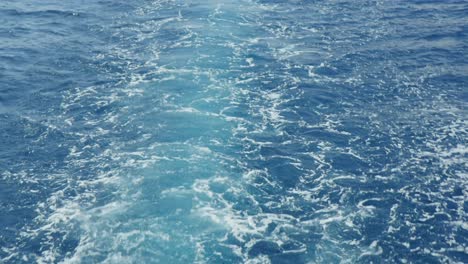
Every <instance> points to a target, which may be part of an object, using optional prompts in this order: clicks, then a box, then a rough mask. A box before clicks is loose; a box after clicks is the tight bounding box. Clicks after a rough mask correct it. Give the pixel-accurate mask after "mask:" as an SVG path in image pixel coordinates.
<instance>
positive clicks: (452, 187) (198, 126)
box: [1, 1, 467, 263]
mask: <svg viewBox="0 0 468 264" xmlns="http://www.w3.org/2000/svg"><path fill="white" fill-rule="evenodd" d="M407 5H408V6H407V11H401V10H399V9H398V7H397V6H396V5H395V4H393V3H380V2H373V1H362V2H358V3H353V4H350V3H347V2H345V1H325V2H320V3H317V2H304V3H302V2H301V3H299V2H298V3H296V2H291V3H271V2H269V1H221V2H216V1H193V2H182V1H152V2H148V1H135V2H131V1H130V2H129V3H123V2H122V3H119V4H118V5H116V6H113V5H112V6H111V5H108V4H107V3H106V2H102V3H100V4H96V6H95V7H94V8H89V10H83V9H80V8H79V7H74V10H73V11H70V12H65V11H61V12H51V11H44V10H43V11H41V12H40V14H41V15H44V16H45V17H49V16H53V17H56V16H66V15H67V14H71V15H72V16H73V14H74V13H75V11H76V12H77V14H79V15H81V16H84V17H86V19H88V21H90V23H91V22H92V26H89V27H87V28H88V29H87V30H89V31H85V32H86V34H83V35H92V36H95V37H96V39H98V41H97V40H95V41H96V43H95V44H96V45H97V46H96V47H95V48H96V52H93V53H92V56H91V58H90V59H89V62H88V63H89V65H92V66H90V68H93V69H95V72H94V74H95V76H94V77H95V78H97V79H98V80H97V81H96V82H93V83H91V84H90V83H88V82H84V81H82V82H78V83H74V85H73V87H71V88H67V89H64V90H61V91H60V94H61V97H60V103H57V104H54V106H55V108H53V109H52V110H51V111H52V114H54V117H53V118H51V117H48V119H46V120H45V121H44V120H42V119H41V118H37V117H36V118H35V115H31V113H30V112H27V113H25V114H24V115H22V118H24V119H25V120H27V122H29V123H30V124H36V123H39V124H40V125H41V126H43V128H42V130H40V131H41V133H37V134H38V137H37V140H38V142H40V144H46V143H50V142H53V143H54V144H56V145H57V149H59V150H63V149H65V150H64V152H65V153H66V154H65V155H64V156H65V158H63V160H61V162H59V163H57V164H56V165H55V166H56V167H52V168H51V169H48V168H50V166H49V167H47V166H45V165H44V166H43V167H44V168H43V170H42V171H41V170H38V167H39V165H37V166H36V167H35V166H34V165H31V166H32V168H31V169H29V170H28V169H27V168H23V170H16V171H15V170H11V171H7V172H4V173H2V179H5V180H8V181H11V182H14V181H23V182H27V181H29V182H27V183H25V186H27V187H28V188H30V190H33V188H32V187H31V186H33V187H40V186H42V185H46V186H47V187H51V188H50V190H48V191H43V193H41V195H42V196H40V197H39V199H38V202H37V203H34V210H35V217H34V220H33V221H31V222H30V223H25V224H24V226H23V227H22V229H21V231H19V232H18V233H17V238H15V239H16V240H15V241H16V242H15V243H11V244H9V245H7V246H2V249H1V250H2V255H1V256H2V260H3V261H5V262H25V263H26V262H31V261H35V262H39V263H51V262H63V263H88V262H89V263H94V262H103V263H136V262H149V263H152V262H161V263H291V262H295V263H308V262H312V263H315V262H317V263H340V262H342V263H369V262H372V261H373V262H380V261H383V260H389V261H390V262H391V261H394V262H398V261H401V262H415V261H417V260H420V259H422V260H424V261H427V262H431V261H435V262H437V261H439V262H444V261H445V262H457V261H458V262H463V261H464V260H465V259H466V252H465V251H466V249H465V248H466V235H465V233H466V224H465V222H466V213H465V212H464V206H465V205H464V204H465V202H464V194H466V189H467V188H466V187H467V186H466V181H465V178H466V138H467V126H466V124H467V123H466V118H465V116H466V108H464V107H463V103H464V102H463V101H460V100H458V99H454V96H455V95H458V94H461V92H462V89H463V87H461V84H463V83H465V84H466V82H463V81H465V80H466V73H464V72H463V69H464V67H465V66H464V64H463V63H462V62H457V61H453V63H452V66H451V67H445V66H438V65H444V64H443V63H444V61H443V60H444V59H443V58H444V57H447V56H449V55H451V54H450V52H453V53H457V52H458V53H460V54H458V53H457V54H458V55H459V56H465V57H466V55H464V54H463V53H461V52H460V50H463V48H460V47H461V46H460V44H457V43H456V42H451V44H450V45H451V47H452V49H451V51H447V50H440V45H441V43H440V41H435V40H434V41H433V40H432V39H434V38H436V39H438V38H437V37H434V36H432V37H431V36H430V32H426V31H425V30H424V27H420V26H421V23H427V19H428V18H427V16H426V15H425V14H426V13H425V12H422V13H421V9H422V10H426V11H427V10H433V9H434V8H436V9H437V10H439V9H440V10H439V12H441V13H440V14H444V12H450V11H451V10H452V9H453V8H455V7H456V8H461V7H462V4H459V5H460V6H461V7H459V6H457V5H458V4H456V3H455V4H454V5H455V7H454V6H450V7H446V8H447V9H448V10H445V9H444V8H445V6H437V5H435V6H431V5H425V4H418V3H415V4H412V3H410V4H407ZM52 7H54V8H56V9H58V7H60V4H59V3H56V4H55V5H53V6H52ZM52 7H50V6H49V7H48V8H49V9H50V8H52ZM20 8H21V9H22V10H23V9H25V10H26V9H27V7H24V6H21V7H19V9H20ZM80 10H81V13H80V12H78V11H80ZM396 10H399V11H396ZM23 11H24V10H23ZM23 11H22V12H20V13H21V14H22V15H23V16H26V17H27V16H30V15H31V12H30V11H24V12H23ZM85 11H86V12H85ZM107 12H108V13H110V14H112V15H111V16H109V17H107V16H105V15H102V16H104V17H105V18H106V19H103V20H100V18H99V16H100V14H106V13H107ZM398 12H406V13H405V14H404V15H405V16H406V17H408V19H410V18H412V19H414V21H413V22H414V23H413V24H412V23H406V22H404V21H401V20H400V19H401V18H400V16H398V14H399V13H398ZM429 12H432V11H429ZM441 19H442V21H444V22H445V23H447V24H450V25H452V26H454V27H456V26H460V23H462V22H460V19H457V18H454V19H453V20H450V19H448V18H445V17H441ZM398 23H400V24H404V25H406V26H407V27H413V26H414V28H411V30H413V32H415V33H414V36H411V35H405V34H403V33H402V32H400V31H399V29H398V28H397V27H396V26H394V25H395V24H398ZM64 27H65V28H67V26H64ZM396 36H399V37H401V38H402V39H403V40H401V39H397V38H396ZM421 36H425V37H426V39H424V37H421ZM421 38H423V39H421ZM62 41H63V40H62ZM396 41H398V42H399V43H401V42H403V43H404V44H405V45H407V46H414V45H416V46H418V47H419V48H420V49H422V50H414V51H413V52H414V53H415V54H416V55H414V54H413V53H406V52H405V51H402V50H400V47H401V46H400V45H395V44H394V43H395V42H396ZM392 43H393V44H392ZM44 45H45V44H44ZM47 45H49V46H50V45H51V44H50V43H49V44H47ZM70 45H72V44H70ZM81 45H84V44H81ZM434 49H435V51H434ZM426 52H429V53H430V54H432V55H433V56H432V57H431V60H430V61H431V62H433V63H432V64H431V65H434V66H432V67H430V66H427V67H416V66H415V67H410V65H411V63H415V62H414V61H415V59H414V56H415V57H416V58H424V56H425V55H424V54H425V53H426ZM418 54H419V55H418ZM452 55H453V54H452ZM416 61H417V60H416ZM437 62H440V63H441V64H437ZM87 65H88V64H87ZM401 65H409V66H406V67H408V69H407V68H405V67H402V66H401ZM68 67H70V68H72V66H68ZM90 72H93V71H91V70H90ZM447 75H451V76H458V77H459V79H461V80H462V81H461V82H460V81H457V79H456V80H455V81H453V80H452V79H450V80H451V81H441V80H444V78H447V77H446V76H447ZM79 77H80V78H81V79H83V80H84V79H87V78H88V77H92V75H91V76H89V75H88V73H86V74H85V73H83V75H79ZM460 83H461V84H460ZM441 85H442V86H443V88H444V89H443V92H440V93H439V92H438V89H439V87H440V86H441ZM455 97H456V96H455ZM396 106H397V107H396ZM21 114H22V113H21ZM48 115H51V113H48ZM29 123H28V124H29ZM30 126H33V125H30ZM25 131H28V130H27V129H26V128H25ZM32 146H33V147H34V148H35V150H37V149H39V147H37V145H34V144H33V145H32ZM58 146H60V147H58ZM40 190H42V189H40ZM426 241H427V243H426ZM31 245H36V246H31ZM31 248H32V249H31Z"/></svg>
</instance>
